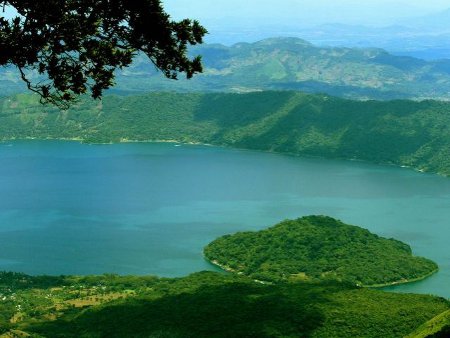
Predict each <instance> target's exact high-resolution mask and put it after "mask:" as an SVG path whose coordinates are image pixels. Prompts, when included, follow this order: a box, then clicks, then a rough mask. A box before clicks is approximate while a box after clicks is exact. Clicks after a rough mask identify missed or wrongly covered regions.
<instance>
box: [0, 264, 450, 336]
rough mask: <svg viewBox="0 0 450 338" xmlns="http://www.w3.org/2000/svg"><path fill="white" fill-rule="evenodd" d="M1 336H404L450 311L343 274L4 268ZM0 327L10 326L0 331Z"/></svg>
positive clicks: (434, 300)
mask: <svg viewBox="0 0 450 338" xmlns="http://www.w3.org/2000/svg"><path fill="white" fill-rule="evenodd" d="M0 295H1V297H2V298H1V299H2V301H0V337H2V338H3V337H5V338H6V337H11V336H13V337H14V335H15V336H18V337H28V336H27V334H31V335H32V337H48V338H57V337H77V338H78V337H111V338H112V337H118V338H119V337H120V338H122V337H136V338H137V337H139V338H140V337H142V338H144V337H145V338H147V337H180V338H181V337H183V338H185V337H196V338H200V337H205V338H206V337H207V338H209V337H258V338H264V337H312V338H328V337H336V338H338V337H343V338H344V337H345V338H348V337H368V338H370V337H373V338H395V337H399V338H400V337H404V336H405V335H407V334H409V333H410V332H412V331H414V330H415V329H417V328H418V327H419V326H420V325H421V324H423V323H425V322H426V321H428V320H430V319H432V318H433V317H435V316H437V315H439V314H440V313H442V312H444V311H446V310H448V309H449V302H448V301H446V300H444V299H442V298H438V297H432V296H426V295H412V294H396V293H387V292H382V291H375V290H369V289H360V288H356V287H354V286H351V285H347V284H341V283H336V282H320V283H310V282H297V283H280V284H277V285H263V284H259V283H255V282H254V281H252V280H251V279H248V278H245V277H242V276H237V275H224V274H219V273H213V272H202V273H196V274H193V275H190V276H187V277H184V278H175V279H168V278H156V277H136V276H123V277H119V276H116V275H104V276H87V277H30V276H26V275H22V274H13V273H0ZM2 333H5V334H4V335H2Z"/></svg>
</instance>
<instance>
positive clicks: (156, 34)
mask: <svg viewBox="0 0 450 338" xmlns="http://www.w3.org/2000/svg"><path fill="white" fill-rule="evenodd" d="M0 5H3V8H5V7H6V6H11V7H14V8H15V9H16V10H17V12H18V14H19V15H18V16H17V17H15V18H13V19H11V20H7V19H6V18H4V17H0V65H2V66H8V65H14V66H16V67H17V68H18V70H19V72H20V76H21V78H22V80H24V81H25V83H26V85H27V87H28V89H30V90H32V91H34V92H36V93H38V94H39V95H40V96H41V102H51V103H54V104H57V105H59V106H63V107H65V106H67V105H68V104H69V103H70V102H71V101H73V100H75V99H76V98H77V97H78V96H79V95H80V94H85V93H87V92H90V94H91V96H92V97H93V98H100V97H101V96H102V93H103V90H105V89H107V88H109V87H111V86H112V85H113V84H114V72H115V70H117V69H122V68H123V67H126V66H128V65H130V63H131V62H132V59H133V56H134V55H136V53H138V52H143V53H145V54H146V55H147V56H148V57H149V59H150V60H151V62H152V63H153V64H154V65H155V66H156V67H157V68H158V69H160V70H161V71H162V72H163V74H164V75H165V76H166V77H168V78H171V79H177V77H178V76H179V74H180V73H182V72H183V73H185V74H186V76H187V78H191V77H192V76H193V75H194V74H195V73H198V72H201V71H202V65H201V59H200V56H197V57H194V58H192V59H190V58H189V57H188V56H187V47H188V45H195V44H197V43H202V38H203V36H204V35H205V34H206V32H207V31H206V29H205V28H204V27H202V26H201V25H200V24H199V23H198V22H197V21H195V20H189V19H185V20H181V21H173V20H171V19H170V16H169V15H168V14H167V13H165V11H164V9H163V6H162V4H161V2H160V0H45V1H36V0H0ZM38 74H39V76H37V75H38Z"/></svg>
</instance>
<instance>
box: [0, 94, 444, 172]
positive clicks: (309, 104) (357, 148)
mask: <svg viewBox="0 0 450 338" xmlns="http://www.w3.org/2000/svg"><path fill="white" fill-rule="evenodd" d="M0 108H1V109H0V139H1V140H4V141H7V140H12V139H26V138H36V139H46V138H52V139H76V140H80V141H83V142H94V143H110V142H123V141H151V140H153V141H164V140H172V141H177V142H186V143H188V142H194V143H203V144H214V145H220V146H229V147H235V148H242V149H255V150H263V151H274V152H280V153H289V154H296V155H304V156H320V157H326V158H343V159H354V160H364V161H370V162H373V163H382V164H394V165H399V166H408V167H412V168H415V169H417V170H421V171H429V172H435V173H440V174H443V175H450V157H449V156H448V154H449V153H450V103H447V102H439V101H420V102H418V101H407V100H396V101H352V100H347V99H342V98H336V97H331V96H328V95H310V94H304V93H300V92H289V91H280V92H277V91H271V92H258V93H247V94H229V93H228V94H226V93H219V94H200V93H188V94H176V93H149V94H145V95H139V96H114V95H110V96H106V97H105V98H104V99H103V100H102V101H96V102H93V101H89V100H81V101H80V102H78V103H77V104H75V105H74V106H73V107H71V108H70V109H69V110H67V111H60V110H58V109H57V108H54V107H51V106H44V107H43V106H41V105H40V104H39V102H38V99H37V98H36V96H33V95H17V96H14V97H9V98H2V99H0Z"/></svg>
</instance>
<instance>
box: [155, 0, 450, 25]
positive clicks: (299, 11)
mask: <svg viewBox="0 0 450 338" xmlns="http://www.w3.org/2000/svg"><path fill="white" fill-rule="evenodd" d="M162 2H163V4H164V7H165V9H166V11H167V12H168V13H169V14H171V16H172V17H173V18H174V19H180V18H185V17H189V18H196V19H199V20H202V21H203V22H207V23H214V22H216V23H217V24H221V25H226V24H227V22H235V21H242V22H253V23H254V22H258V21H260V22H266V23H267V22H270V21H272V22H274V23H276V22H283V21H287V22H290V21H297V22H299V21H300V22H302V24H303V25H305V26H314V25H320V24H324V23H346V24H365V25H372V26H384V25H391V24H395V23H397V22H398V21H399V20H401V19H403V18H408V17H418V16H422V15H427V14H431V13H434V12H438V11H442V10H445V9H448V8H450V2H449V1H448V0H426V1H424V0H409V1H404V0H397V1H395V0H359V1H355V0H163V1H162Z"/></svg>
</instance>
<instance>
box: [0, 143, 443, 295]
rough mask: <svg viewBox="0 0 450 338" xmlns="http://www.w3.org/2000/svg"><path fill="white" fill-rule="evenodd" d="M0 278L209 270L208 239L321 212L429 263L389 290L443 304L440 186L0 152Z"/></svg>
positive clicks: (182, 156) (29, 146)
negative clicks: (393, 241)
mask: <svg viewBox="0 0 450 338" xmlns="http://www.w3.org/2000/svg"><path fill="white" fill-rule="evenodd" d="M0 163H1V165H0V248H1V250H0V270H8V271H18V272H25V273H28V274H52V275H60V274H102V273H118V274H139V275H144V274H155V275H159V276H168V277H173V276H183V275H186V274H189V273H191V272H195V271H200V270H205V269H206V270H216V268H215V267H214V266H212V265H210V264H209V263H207V262H206V261H205V260H204V259H203V257H202V248H203V247H204V246H205V245H206V244H207V243H209V242H210V241H212V240H213V239H215V238H216V237H218V236H221V235H224V234H228V233H233V232H236V231H243V230H259V229H263V228H266V227H268V226H271V225H273V224H275V223H277V222H279V221H281V220H283V219H287V218H297V217H301V216H305V215H310V214H324V215H329V216H332V217H335V218H338V219H340V220H342V221H344V222H346V223H350V224H355V225H359V226H362V227H365V228H367V229H369V230H371V231H372V232H375V233H377V234H379V235H382V236H385V237H394V238H397V239H400V240H402V241H404V242H406V243H408V244H410V245H411V246H412V248H413V251H414V253H415V254H417V255H422V256H425V257H427V258H430V259H432V260H434V261H436V262H437V263H438V264H439V266H440V268H441V270H440V272H439V273H438V274H436V275H434V276H432V277H431V278H429V279H427V280H425V281H421V282H417V283H413V284H409V285H403V286H398V287H395V288H389V289H391V290H392V289H393V290H395V291H405V292H417V293H432V294H436V295H441V296H445V297H450V250H449V244H448V243H449V240H450V179H449V178H444V177H440V176H437V175H433V174H423V173H418V172H415V171H413V170H410V169H405V168H397V167H390V166H378V165H373V164H367V163H362V162H354V161H339V160H325V159H314V158H302V157H293V156H287V155H280V154H271V153H263V152H252V151H243V150H233V149H226V148H219V147H208V146H198V145H176V144H171V143H126V144H114V145H85V144H80V143H77V142H64V141H14V142H6V143H0Z"/></svg>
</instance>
